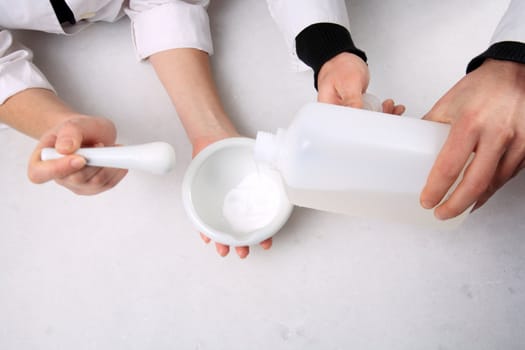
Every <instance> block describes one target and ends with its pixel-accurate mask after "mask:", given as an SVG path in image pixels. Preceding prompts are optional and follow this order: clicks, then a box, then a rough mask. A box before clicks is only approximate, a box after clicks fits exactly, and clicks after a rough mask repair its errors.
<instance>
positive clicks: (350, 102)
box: [339, 89, 363, 108]
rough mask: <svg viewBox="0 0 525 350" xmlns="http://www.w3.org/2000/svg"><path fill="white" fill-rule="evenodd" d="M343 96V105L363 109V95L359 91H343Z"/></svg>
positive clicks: (341, 92)
mask: <svg viewBox="0 0 525 350" xmlns="http://www.w3.org/2000/svg"><path fill="white" fill-rule="evenodd" d="M339 95H340V96H341V105H343V106H346V107H353V108H363V93H362V92H361V90H359V89H356V90H354V89H352V90H350V89H349V90H342V91H340V92H339Z"/></svg>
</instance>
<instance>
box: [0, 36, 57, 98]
mask: <svg viewBox="0 0 525 350" xmlns="http://www.w3.org/2000/svg"><path fill="white" fill-rule="evenodd" d="M32 59H33V53H32V52H31V50H29V49H28V48H26V47H24V46H23V45H21V44H20V43H17V42H16V41H15V40H14V39H13V35H12V34H11V32H9V31H8V30H0V104H3V103H4V102H5V101H6V100H7V99H8V98H9V97H11V96H13V95H15V94H16V93H18V92H20V91H23V90H26V89H29V88H43V89H48V90H52V91H53V92H54V89H53V87H52V86H51V84H50V83H49V82H48V81H47V79H46V78H45V77H44V75H43V74H42V72H41V71H40V70H39V69H38V68H37V67H36V66H35V65H34V64H33V62H32V61H31V60H32Z"/></svg>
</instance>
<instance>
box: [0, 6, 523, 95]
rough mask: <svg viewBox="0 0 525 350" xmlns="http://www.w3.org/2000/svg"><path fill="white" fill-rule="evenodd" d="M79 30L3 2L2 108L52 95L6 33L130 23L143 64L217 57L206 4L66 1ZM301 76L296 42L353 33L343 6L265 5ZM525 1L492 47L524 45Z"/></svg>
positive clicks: (43, 10) (38, 9)
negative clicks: (309, 34) (322, 33)
mask: <svg viewBox="0 0 525 350" xmlns="http://www.w3.org/2000/svg"><path fill="white" fill-rule="evenodd" d="M67 3H68V5H69V7H70V8H71V10H72V12H73V14H74V16H75V19H76V20H77V22H78V23H77V24H75V25H69V24H66V25H64V26H62V25H61V24H60V23H58V20H57V18H56V15H55V13H54V11H53V8H52V6H51V4H50V2H49V1H34V0H16V1H12V0H0V104H2V103H4V102H5V100H7V98H9V97H10V96H12V95H14V94H16V93H17V92H19V91H22V90H24V89H27V88H32V87H40V88H46V89H51V90H52V89H53V88H52V86H51V84H50V83H49V82H48V81H47V79H46V78H45V77H44V75H43V74H42V73H41V72H40V71H39V70H38V68H37V67H35V66H34V65H33V63H32V61H31V60H32V52H31V50H30V49H29V48H26V47H24V46H23V45H21V44H20V43H17V42H15V41H14V40H13V36H12V35H11V33H10V32H9V31H8V29H32V30H38V31H44V32H49V33H58V34H64V35H71V34H74V33H76V32H78V31H80V30H82V29H83V28H85V27H86V26H88V25H90V24H92V23H94V22H98V21H106V22H114V21H116V20H118V19H120V18H121V17H122V16H124V15H128V16H129V18H130V19H131V27H132V38H133V43H134V46H135V50H136V53H137V56H138V57H139V58H140V59H144V58H147V57H149V56H150V55H152V54H154V53H156V52H160V51H163V50H167V49H173V48H181V47H191V48H197V49H200V50H203V51H206V52H208V53H210V54H212V53H213V45H212V40H211V34H210V26H209V19H208V15H207V12H206V7H207V5H208V3H209V1H208V0H127V1H125V0H68V1H67ZM267 3H268V7H269V9H270V13H271V15H272V16H273V18H274V20H275V22H276V23H277V26H278V27H279V29H280V30H281V32H282V34H283V36H284V39H285V41H286V43H287V46H288V48H289V51H290V54H291V55H292V57H293V60H292V62H293V65H294V68H295V69H297V70H300V69H303V68H306V66H305V65H304V64H302V63H301V62H300V61H299V60H298V59H297V57H296V52H295V37H296V36H297V35H298V34H299V33H300V32H301V31H302V30H303V29H304V28H306V27H307V26H309V25H310V24H314V23H319V22H330V23H336V24H340V25H342V26H344V27H346V28H347V29H350V28H349V23H348V14H347V9H346V5H345V1H344V0H267ZM524 16H525V0H513V1H512V2H511V4H510V6H509V9H508V10H507V12H506V13H505V15H504V17H503V19H502V21H501V22H500V24H499V25H498V28H497V29H496V32H495V34H494V37H493V38H492V43H493V42H499V41H506V40H511V41H520V42H525V21H523V18H524Z"/></svg>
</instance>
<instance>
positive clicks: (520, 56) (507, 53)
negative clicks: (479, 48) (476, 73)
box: [467, 41, 525, 73]
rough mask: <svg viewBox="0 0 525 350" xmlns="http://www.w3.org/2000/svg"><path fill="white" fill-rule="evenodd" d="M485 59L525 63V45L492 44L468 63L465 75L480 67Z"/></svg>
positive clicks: (514, 43)
mask: <svg viewBox="0 0 525 350" xmlns="http://www.w3.org/2000/svg"><path fill="white" fill-rule="evenodd" d="M487 58H493V59H495V60H502V61H513V62H518V63H525V43H521V42H518V41H501V42H499V43H495V44H493V45H492V46H491V47H489V48H488V50H487V51H485V52H483V53H482V54H481V55H479V56H477V57H475V58H474V59H472V61H470V63H469V64H468V66H467V73H470V72H472V71H473V70H474V69H476V68H478V67H479V66H481V65H482V64H483V62H484V61H485V60H486V59H487Z"/></svg>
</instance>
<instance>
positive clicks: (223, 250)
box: [215, 242, 230, 257]
mask: <svg viewBox="0 0 525 350" xmlns="http://www.w3.org/2000/svg"><path fill="white" fill-rule="evenodd" d="M215 249H216V250H217V253H218V254H219V255H220V256H222V257H225V256H226V255H228V253H229V252H230V246H228V245H224V244H221V243H217V242H215Z"/></svg>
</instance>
